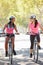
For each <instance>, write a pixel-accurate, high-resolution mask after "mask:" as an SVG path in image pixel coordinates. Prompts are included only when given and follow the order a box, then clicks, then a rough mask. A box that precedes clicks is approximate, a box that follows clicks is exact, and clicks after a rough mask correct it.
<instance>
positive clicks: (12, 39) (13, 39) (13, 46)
mask: <svg viewBox="0 0 43 65" xmlns="http://www.w3.org/2000/svg"><path fill="white" fill-rule="evenodd" d="M11 41H12V48H13V53H14V55H16V52H15V50H14V48H15V45H14V41H15V38H14V37H12V38H11Z"/></svg>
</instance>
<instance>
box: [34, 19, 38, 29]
mask: <svg viewBox="0 0 43 65" xmlns="http://www.w3.org/2000/svg"><path fill="white" fill-rule="evenodd" d="M37 24H38V21H37V20H36V19H35V26H34V27H35V28H36V27H37Z"/></svg>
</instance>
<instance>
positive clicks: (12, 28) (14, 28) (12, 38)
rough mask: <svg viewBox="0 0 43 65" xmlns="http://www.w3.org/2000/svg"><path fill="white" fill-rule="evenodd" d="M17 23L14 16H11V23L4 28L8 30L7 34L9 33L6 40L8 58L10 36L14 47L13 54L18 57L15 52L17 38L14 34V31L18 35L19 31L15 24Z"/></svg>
mask: <svg viewBox="0 0 43 65" xmlns="http://www.w3.org/2000/svg"><path fill="white" fill-rule="evenodd" d="M14 22H15V17H14V16H11V17H10V18H9V22H8V23H7V24H5V26H4V29H3V31H4V30H6V33H7V35H6V36H7V37H6V39H5V56H6V57H7V56H8V41H9V36H10V35H11V36H12V37H11V42H12V46H13V53H14V55H16V52H15V50H14V46H15V45H14V40H15V36H14V33H13V31H14V30H15V31H16V32H17V33H18V30H17V27H16V25H15V24H14ZM18 34H19V33H18Z"/></svg>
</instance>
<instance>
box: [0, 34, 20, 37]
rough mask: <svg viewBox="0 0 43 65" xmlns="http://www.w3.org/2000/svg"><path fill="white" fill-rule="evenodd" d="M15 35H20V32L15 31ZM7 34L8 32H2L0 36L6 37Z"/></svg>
mask: <svg viewBox="0 0 43 65" xmlns="http://www.w3.org/2000/svg"><path fill="white" fill-rule="evenodd" d="M14 35H19V33H15V34H14ZM5 36H7V33H0V37H5Z"/></svg>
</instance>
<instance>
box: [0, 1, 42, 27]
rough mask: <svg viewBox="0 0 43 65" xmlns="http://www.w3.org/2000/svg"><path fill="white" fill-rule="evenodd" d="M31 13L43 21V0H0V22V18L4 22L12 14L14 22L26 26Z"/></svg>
mask: <svg viewBox="0 0 43 65" xmlns="http://www.w3.org/2000/svg"><path fill="white" fill-rule="evenodd" d="M31 14H35V15H36V16H37V18H38V19H40V20H41V21H43V0H0V23H1V24H2V23H3V21H2V20H4V21H5V22H6V21H7V18H8V17H9V16H11V15H14V16H16V19H17V22H16V23H17V24H19V25H22V26H25V27H26V26H27V23H28V21H29V20H28V19H29V17H30V15H31ZM1 21H2V22H1ZM5 22H4V23H5Z"/></svg>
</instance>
